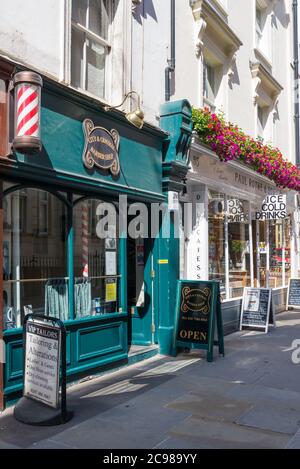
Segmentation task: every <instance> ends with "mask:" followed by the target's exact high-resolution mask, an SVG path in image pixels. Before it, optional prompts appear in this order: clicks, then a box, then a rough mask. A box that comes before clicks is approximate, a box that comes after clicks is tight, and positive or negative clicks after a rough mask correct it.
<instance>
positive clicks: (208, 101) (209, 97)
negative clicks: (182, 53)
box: [203, 61, 216, 110]
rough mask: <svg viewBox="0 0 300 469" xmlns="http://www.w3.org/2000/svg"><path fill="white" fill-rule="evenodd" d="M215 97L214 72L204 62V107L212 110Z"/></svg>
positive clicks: (212, 68)
mask: <svg viewBox="0 0 300 469" xmlns="http://www.w3.org/2000/svg"><path fill="white" fill-rule="evenodd" d="M215 97H216V70H215V68H214V67H213V66H211V65H209V64H208V63H207V62H206V61H204V63H203V101H204V104H205V105H206V106H208V107H209V108H210V109H211V110H214V102H215Z"/></svg>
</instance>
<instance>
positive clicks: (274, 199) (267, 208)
mask: <svg viewBox="0 0 300 469" xmlns="http://www.w3.org/2000/svg"><path fill="white" fill-rule="evenodd" d="M286 216H287V213H286V195H283V194H277V195H268V196H267V197H266V198H265V199H264V201H263V203H262V206H261V210H260V211H259V212H256V214H255V218H256V220H281V219H283V218H286Z"/></svg>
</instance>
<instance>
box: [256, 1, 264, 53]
mask: <svg viewBox="0 0 300 469" xmlns="http://www.w3.org/2000/svg"><path fill="white" fill-rule="evenodd" d="M262 32H263V25H262V12H261V11H260V10H259V8H256V47H258V48H259V45H260V42H261V39H262Z"/></svg>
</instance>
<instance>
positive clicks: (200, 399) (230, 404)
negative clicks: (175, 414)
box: [167, 391, 252, 422]
mask: <svg viewBox="0 0 300 469" xmlns="http://www.w3.org/2000/svg"><path fill="white" fill-rule="evenodd" d="M251 406H252V404H251V402H248V403H247V402H244V401H238V400H237V399H229V398H227V397H224V396H220V395H217V394H210V395H205V394H203V393H201V394H200V393H199V392H197V391H192V392H191V393H189V394H186V395H184V396H182V397H180V398H179V399H177V400H175V401H173V402H171V403H170V404H168V406H167V407H168V408H170V409H175V410H183V411H186V412H190V413H191V414H192V416H193V417H194V418H198V417H204V418H207V419H210V420H216V421H217V420H218V421H229V422H234V421H235V420H236V419H237V418H238V417H240V416H241V415H243V414H244V413H245V411H246V410H248V409H250V407H251Z"/></svg>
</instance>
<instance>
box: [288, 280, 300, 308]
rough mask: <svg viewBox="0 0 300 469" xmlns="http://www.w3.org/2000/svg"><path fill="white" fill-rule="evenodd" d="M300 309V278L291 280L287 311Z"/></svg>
mask: <svg viewBox="0 0 300 469" xmlns="http://www.w3.org/2000/svg"><path fill="white" fill-rule="evenodd" d="M295 306H298V307H299V308H300V278H290V281H289V287H288V296H287V309H289V308H292V307H295Z"/></svg>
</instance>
